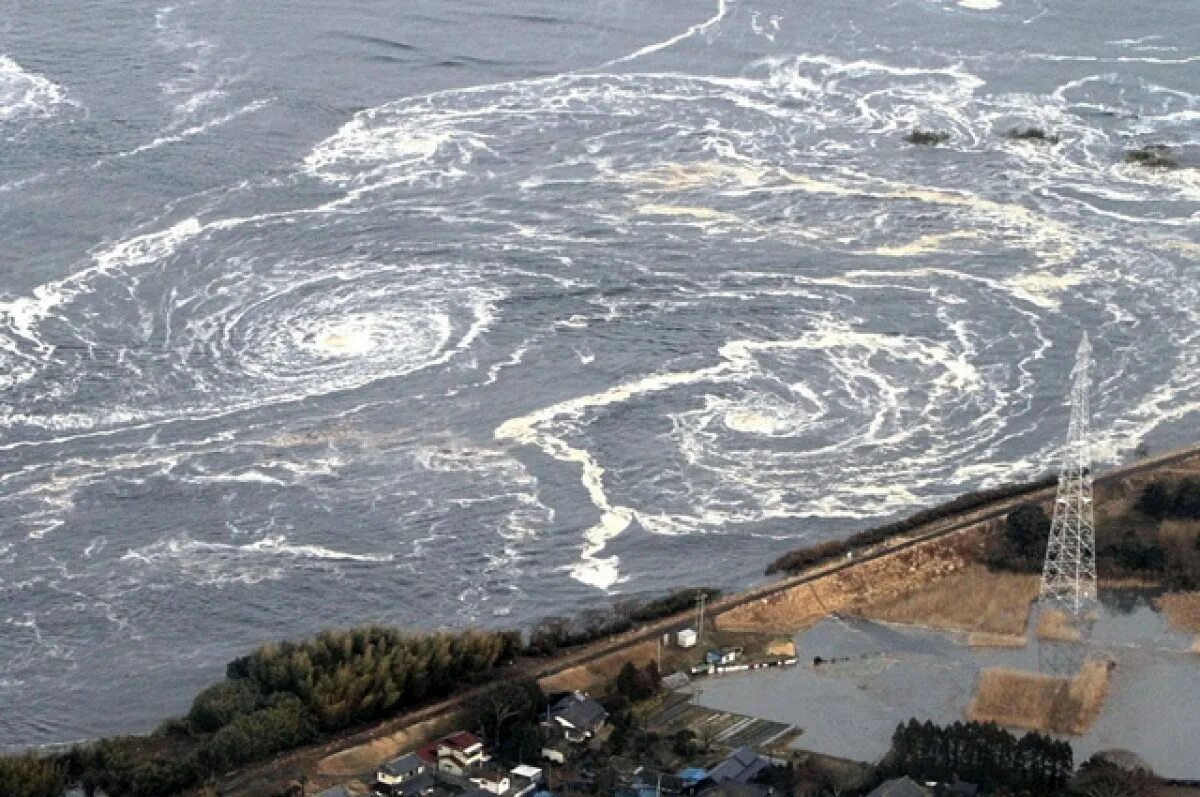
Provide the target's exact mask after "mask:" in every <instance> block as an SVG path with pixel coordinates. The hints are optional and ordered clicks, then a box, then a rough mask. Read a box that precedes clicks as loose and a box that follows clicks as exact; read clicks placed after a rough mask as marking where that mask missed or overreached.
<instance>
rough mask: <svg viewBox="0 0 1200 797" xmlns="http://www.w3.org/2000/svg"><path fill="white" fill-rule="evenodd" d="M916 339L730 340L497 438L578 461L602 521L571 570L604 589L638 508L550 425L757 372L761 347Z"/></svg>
mask: <svg viewBox="0 0 1200 797" xmlns="http://www.w3.org/2000/svg"><path fill="white" fill-rule="evenodd" d="M915 340H916V339H913V340H912V341H910V340H906V339H900V338H897V339H895V340H893V339H891V337H890V336H885V335H879V334H874V333H864V332H857V331H854V330H852V329H842V328H838V327H836V326H831V327H823V328H822V327H819V328H817V329H814V330H811V331H810V332H808V333H807V334H805V335H803V336H801V337H799V338H794V339H786V340H768V341H761V340H732V341H729V342H727V343H725V344H723V345H722V346H721V347H720V349H719V350H718V354H719V356H720V357H721V362H718V363H716V364H715V365H710V366H708V367H706V368H700V369H697V370H695V371H673V372H668V373H658V374H651V375H649V376H644V377H642V378H640V379H636V380H634V381H632V382H626V383H623V384H619V385H616V386H614V387H610V388H608V389H606V390H602V391H600V392H599V393H592V394H588V395H584V396H577V397H575V398H570V399H566V400H564V401H561V402H559V403H557V404H552V405H550V406H547V407H543V408H542V409H540V410H535V411H534V412H532V413H530V414H528V415H524V416H520V417H517V418H510V419H509V420H507V421H505V422H504V423H502V424H500V426H498V427H496V430H495V432H494V437H495V438H496V439H497V440H507V441H510V442H513V443H516V444H518V445H528V446H533V447H535V448H538V449H540V450H541V451H542V452H544V453H545V454H546V455H548V456H550V457H551V458H553V459H556V460H558V461H560V462H568V463H574V464H576V465H579V466H580V470H581V472H580V476H579V480H580V483H581V484H582V486H583V488H584V490H585V491H586V492H587V494H588V498H589V499H590V500H591V502H592V504H593V505H594V506H595V507H596V509H598V510H599V511H600V520H599V521H598V522H597V523H596V524H595V525H593V526H591V527H590V528H588V529H587V530H586V531H585V532H584V535H583V537H584V544H583V549H582V550H581V551H580V556H579V561H578V562H577V563H576V564H575V566H574V567H573V568H572V570H571V576H572V577H573V578H574V579H576V580H577V581H579V582H581V583H583V584H587V585H589V586H592V587H596V588H598V589H605V590H606V589H608V588H610V587H612V586H613V585H614V584H616V583H618V582H619V581H620V580H621V576H620V571H619V558H618V557H616V556H608V557H604V556H601V554H602V553H603V551H604V549H605V548H606V547H607V545H608V543H609V542H610V541H611V540H613V539H615V538H617V537H619V536H620V535H621V534H622V533H624V532H625V530H626V529H627V528H628V527H629V525H630V524H631V523H632V522H633V521H634V520H635V519H636V518H637V517H638V515H639V513H638V511H637V510H635V509H633V508H631V507H628V506H621V505H618V504H614V503H613V502H612V501H611V500H610V499H609V496H608V494H607V492H606V491H605V488H604V472H605V470H604V467H603V466H602V465H601V464H600V463H599V462H597V461H596V459H595V457H593V456H592V454H591V453H590V452H589V451H587V450H586V449H583V448H576V447H575V446H572V445H571V444H570V443H568V442H567V441H566V440H564V439H563V438H562V437H560V436H558V435H557V434H555V432H554V431H553V430H552V429H551V428H547V427H550V426H551V425H552V424H553V422H554V421H555V420H556V419H558V418H561V417H564V416H566V417H572V418H579V417H580V416H582V415H583V413H584V412H585V411H586V410H591V409H595V408H597V407H606V406H610V405H612V404H619V403H622V402H625V401H628V400H629V399H631V398H633V397H635V396H642V395H646V394H648V393H659V392H662V391H665V390H670V389H672V388H675V387H679V386H682V385H693V384H697V383H701V382H715V381H722V380H727V379H735V378H737V377H739V376H745V375H747V374H750V373H752V372H753V371H754V369H755V367H756V363H757V360H756V356H755V355H756V354H758V353H762V352H772V351H787V350H797V349H830V348H833V347H836V346H838V345H845V344H846V343H847V342H851V343H861V342H864V341H865V342H869V343H870V344H871V345H872V346H873V347H874V348H876V349H884V350H888V351H893V352H896V353H897V356H904V354H903V352H902V350H903V349H904V348H905V345H906V343H912V342H913V341H915ZM938 348H940V347H938ZM898 350H899V351H898ZM949 359H950V358H948V357H946V356H943V357H942V358H941V361H942V362H943V363H948V362H949ZM946 367H947V368H948V370H949V371H950V372H951V375H952V376H954V377H956V379H957V380H958V381H962V380H966V381H967V382H970V381H971V380H972V379H973V375H972V374H971V373H969V366H966V365H963V364H960V366H959V368H957V369H956V368H954V367H953V366H950V365H947V366H946Z"/></svg>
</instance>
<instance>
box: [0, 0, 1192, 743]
mask: <svg viewBox="0 0 1200 797" xmlns="http://www.w3.org/2000/svg"><path fill="white" fill-rule="evenodd" d="M1198 92H1200V5H1197V3H1196V2H1195V0H1156V2H1153V3H1142V4H1130V3H1127V2H1121V3H1118V2H1113V1H1112V0H1063V1H1062V2H1056V3H1053V4H1050V3H1046V2H1043V1H1042V0H962V1H961V2H955V1H954V0H897V1H896V2H890V3H888V2H881V1H871V2H866V1H864V0H815V1H814V2H806V3H798V2H783V1H782V0H774V2H772V0H761V1H760V0H720V1H719V2H717V1H716V0H659V1H658V2H653V3H647V2H633V0H600V1H599V2H586V3H584V2H577V1H576V0H558V1H557V2H550V0H503V1H501V0H472V1H471V2H467V1H466V0H404V2H379V1H378V0H375V1H372V0H357V1H356V2H349V0H321V1H319V2H318V1H317V0H312V1H310V2H287V3H251V2H238V1H235V0H193V1H192V2H186V1H184V0H179V2H174V3H172V4H169V5H167V4H158V3H154V2H132V0H112V1H110V2H105V3H96V2H63V1H62V0H42V2H18V1H17V0H0V232H2V243H3V246H2V248H0V263H2V266H3V267H2V268H0V746H19V745H26V744H42V743H51V742H62V741H66V740H72V739H79V738H86V737H91V736H94V735H97V734H104V733H112V732H119V731H140V730H146V729H149V728H151V727H152V726H153V725H154V724H155V723H156V721H157V720H158V719H160V718H161V717H163V716H165V715H167V714H170V713H178V712H180V711H182V710H184V709H185V707H186V705H187V703H188V701H189V698H190V695H191V694H192V693H193V692H194V691H195V690H196V689H197V688H198V687H199V686H201V685H203V684H205V683H207V682H210V681H212V680H215V679H217V678H219V677H220V676H221V674H222V672H223V666H224V663H225V662H226V661H227V660H229V659H230V658H232V657H234V656H237V655H240V654H242V653H244V652H245V651H247V650H248V649H249V648H250V647H252V646H254V645H256V644H258V643H260V642H263V641H265V640H269V639H275V638H281V637H287V636H293V635H299V634H305V633H308V632H312V631H314V630H316V629H319V628H321V627H324V626H330V625H348V624H353V623H361V622H367V621H380V622H387V623H395V624H402V625H409V626H414V627H420V628H430V627H437V626H459V625H465V624H472V623H473V624H479V625H486V626H497V625H510V624H513V625H521V624H527V623H529V622H531V621H533V620H535V619H537V618H540V617H545V616H547V615H552V614H569V613H573V612H575V611H577V610H579V609H581V608H584V607H589V606H596V605H601V604H604V603H606V602H608V601H610V600H612V599H613V598H614V597H615V596H617V595H633V594H647V593H652V592H660V591H664V590H667V589H669V588H671V587H676V586H686V585H696V584H713V585H718V586H724V587H733V586H738V585H743V584H746V583H748V582H750V581H752V580H754V579H755V578H756V577H757V576H758V574H759V573H760V572H761V570H762V568H763V566H764V564H765V563H766V562H767V561H768V560H769V559H770V558H772V556H773V555H774V554H776V553H778V552H779V551H780V550H782V549H785V548H787V547H788V546H790V545H793V544H797V543H799V542H801V541H805V540H807V541H813V540H819V539H823V538H829V537H833V536H839V535H846V534H848V533H850V532H852V531H854V530H857V529H860V528H862V527H864V526H866V525H870V524H871V523H873V522H874V521H875V520H876V519H877V518H880V517H886V516H892V515H896V514H901V513H905V512H908V511H911V510H913V509H915V508H917V507H920V506H923V505H928V504H931V503H933V502H935V501H937V500H939V499H942V498H945V497H947V496H951V495H955V494H957V493H960V492H962V491H965V490H971V489H975V488H978V487H981V486H986V485H990V484H995V483H998V482H1001V481H1004V480H1008V479H1016V478H1025V477H1030V476H1035V475H1038V474H1041V473H1042V472H1044V471H1045V470H1047V469H1048V468H1051V467H1053V462H1054V459H1055V457H1056V450H1057V445H1058V441H1059V440H1060V439H1061V438H1062V436H1063V435H1064V433H1065V428H1066V408H1065V407H1064V406H1063V403H1062V397H1063V396H1064V395H1065V392H1066V387H1067V371H1068V370H1069V365H1070V359H1071V353H1072V352H1073V351H1074V348H1075V345H1076V343H1077V342H1078V339H1079V335H1080V332H1081V330H1083V329H1087V330H1088V331H1089V332H1090V333H1091V335H1092V338H1093V341H1094V343H1095V348H1096V361H1097V366H1096V370H1097V372H1098V380H1097V387H1096V391H1095V395H1094V397H1093V398H1094V405H1095V416H1096V417H1095V421H1096V425H1097V427H1098V428H1099V430H1100V431H1099V445H1098V449H1099V450H1100V452H1101V454H1102V456H1103V458H1104V459H1105V461H1107V462H1116V461H1120V460H1123V459H1127V458H1129V457H1130V456H1132V454H1133V452H1134V450H1135V449H1136V448H1137V447H1138V446H1139V445H1145V446H1147V447H1149V448H1150V449H1152V450H1160V449H1163V448H1166V447H1169V446H1172V445H1175V444H1179V443H1183V442H1186V441H1191V440H1194V439H1195V437H1196V432H1197V426H1198V421H1200V368H1198V365H1200V362H1198V361H1200V333H1198V331H1197V321H1198V320H1200V265H1198V263H1197V260H1198V256H1200V170H1196V169H1181V170H1176V171H1163V170H1147V169H1143V168H1138V167H1135V166H1127V165H1124V164H1122V163H1121V159H1122V155H1123V153H1124V152H1125V151H1126V150H1127V149H1129V148H1133V147H1137V146H1142V145H1146V144H1158V143H1162V144H1168V145H1172V146H1173V147H1174V148H1175V149H1176V151H1177V153H1178V154H1179V155H1180V157H1181V158H1182V159H1184V160H1185V161H1188V162H1191V163H1200V96H1198ZM1031 125H1036V126H1040V127H1043V128H1045V129H1046V130H1047V131H1049V132H1052V133H1053V134H1055V135H1057V136H1059V139H1060V140H1059V142H1058V143H1054V144H1038V143H1025V142H1016V141H1010V140H1008V139H1006V138H1005V137H1004V136H1003V133H1004V131H1006V130H1008V129H1009V128H1011V127H1013V126H1022V127H1025V126H1031ZM914 127H922V128H928V129H934V130H941V131H945V132H947V133H949V134H950V136H951V139H950V142H949V143H948V144H947V145H945V146H942V147H938V148H917V147H912V146H910V145H908V144H906V143H905V142H904V141H903V140H902V137H903V135H904V134H905V133H906V132H908V131H909V130H911V129H912V128H914Z"/></svg>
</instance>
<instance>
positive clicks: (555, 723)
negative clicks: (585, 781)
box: [545, 692, 608, 763]
mask: <svg viewBox="0 0 1200 797" xmlns="http://www.w3.org/2000/svg"><path fill="white" fill-rule="evenodd" d="M607 723H608V711H606V710H605V708H604V706H602V705H600V704H599V703H597V702H596V701H595V700H593V699H592V698H590V697H588V696H587V695H585V694H582V693H580V692H575V693H574V694H570V695H567V696H566V697H564V698H563V699H562V700H559V701H558V702H557V703H555V704H554V705H553V706H552V707H551V708H550V711H549V718H548V720H547V722H546V723H545V724H546V725H548V726H549V727H550V729H551V730H552V731H553V732H555V734H556V735H561V736H562V737H563V738H565V739H566V740H567V741H568V742H571V743H574V744H581V743H583V742H586V741H587V740H588V739H591V738H592V737H593V736H595V735H596V734H597V733H598V732H599V731H600V730H601V729H602V728H604V726H605V725H606V724H607ZM560 763H561V762H560Z"/></svg>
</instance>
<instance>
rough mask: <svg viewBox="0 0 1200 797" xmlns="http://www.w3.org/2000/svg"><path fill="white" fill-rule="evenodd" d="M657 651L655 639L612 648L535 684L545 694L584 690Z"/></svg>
mask: <svg viewBox="0 0 1200 797" xmlns="http://www.w3.org/2000/svg"><path fill="white" fill-rule="evenodd" d="M657 653H658V643H657V642H642V643H640V644H637V645H632V646H630V647H627V648H621V649H619V650H616V651H613V652H612V653H610V654H608V655H607V656H603V657H601V658H598V659H596V660H594V661H591V662H588V663H587V664H584V665H581V666H579V667H571V668H570V669H566V670H562V671H561V672H557V673H555V674H554V675H551V676H548V677H546V678H543V679H541V680H540V681H539V682H538V685H539V686H541V687H542V691H544V692H546V693H547V694H549V693H552V692H575V691H579V692H586V691H588V690H590V689H593V688H594V687H596V686H597V685H599V684H604V683H608V682H610V681H613V680H614V679H615V678H616V677H617V673H619V672H620V671H621V668H622V667H623V666H625V664H626V663H627V662H631V663H632V664H633V665H634V666H635V667H644V666H645V665H647V664H649V663H650V662H652V661H654V660H655V657H656V654H657Z"/></svg>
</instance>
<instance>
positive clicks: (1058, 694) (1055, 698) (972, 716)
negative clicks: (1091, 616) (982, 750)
mask: <svg viewBox="0 0 1200 797" xmlns="http://www.w3.org/2000/svg"><path fill="white" fill-rule="evenodd" d="M1110 671H1111V668H1110V665H1109V662H1107V661H1095V660H1093V661H1088V662H1087V663H1085V664H1084V665H1083V667H1082V668H1081V669H1080V670H1079V673H1078V674H1077V675H1076V676H1075V677H1074V678H1056V677H1054V676H1052V675H1043V674H1041V673H1033V672H1022V671H1020V670H1009V669H1006V668H1003V667H991V668H988V669H986V670H984V671H983V672H982V673H980V675H979V683H978V685H977V686H976V688H975V697H974V699H972V700H971V705H969V706H968V707H967V719H969V720H974V721H977V722H996V723H999V724H1001V725H1009V726H1013V727H1017V728H1026V729H1028V730H1034V731H1042V732H1044V733H1071V734H1076V735H1078V734H1082V733H1086V732H1087V729H1088V728H1090V727H1091V725H1092V723H1093V722H1094V721H1095V719H1096V717H1097V716H1098V715H1099V714H1100V708H1101V706H1102V705H1103V704H1104V699H1105V698H1106V697H1107V696H1108V684H1109V673H1110Z"/></svg>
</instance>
